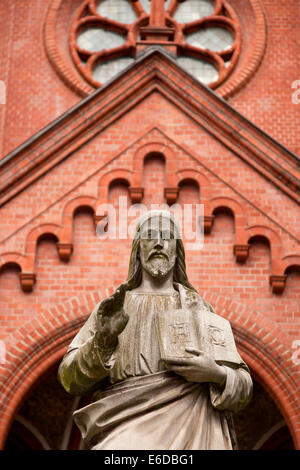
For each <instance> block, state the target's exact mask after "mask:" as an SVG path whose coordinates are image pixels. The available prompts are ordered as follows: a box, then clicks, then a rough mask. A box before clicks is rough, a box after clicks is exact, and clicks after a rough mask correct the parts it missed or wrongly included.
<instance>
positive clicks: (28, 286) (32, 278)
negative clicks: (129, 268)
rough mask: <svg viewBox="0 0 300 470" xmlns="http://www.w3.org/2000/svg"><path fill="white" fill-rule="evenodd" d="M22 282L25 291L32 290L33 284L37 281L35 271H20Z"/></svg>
mask: <svg viewBox="0 0 300 470" xmlns="http://www.w3.org/2000/svg"><path fill="white" fill-rule="evenodd" d="M19 276H20V282H21V286H22V289H23V291H24V292H32V289H33V285H34V284H35V282H36V275H35V274H34V273H20V274H19Z"/></svg>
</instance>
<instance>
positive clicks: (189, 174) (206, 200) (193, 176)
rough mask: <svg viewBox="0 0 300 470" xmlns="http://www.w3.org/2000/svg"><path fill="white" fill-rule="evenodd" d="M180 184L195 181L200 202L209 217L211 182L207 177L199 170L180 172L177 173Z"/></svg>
mask: <svg viewBox="0 0 300 470" xmlns="http://www.w3.org/2000/svg"><path fill="white" fill-rule="evenodd" d="M177 175H178V183H177V185H178V186H179V185H180V183H182V182H183V181H184V180H192V181H195V182H196V183H197V184H198V186H199V191H200V201H201V204H203V205H204V215H205V216H208V215H210V213H211V207H210V199H211V182H210V180H209V178H208V177H207V175H205V174H204V173H201V172H200V171H197V170H180V171H178V173H177Z"/></svg>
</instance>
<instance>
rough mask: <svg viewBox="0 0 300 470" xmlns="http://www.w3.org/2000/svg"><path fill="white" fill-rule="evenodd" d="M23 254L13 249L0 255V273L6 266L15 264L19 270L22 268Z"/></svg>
mask: <svg viewBox="0 0 300 470" xmlns="http://www.w3.org/2000/svg"><path fill="white" fill-rule="evenodd" d="M24 262H25V256H24V255H22V254H21V253H17V252H15V251H12V252H9V253H4V254H3V255H0V273H1V270H3V269H4V268H5V267H7V266H17V267H19V268H20V270H21V271H23V269H24Z"/></svg>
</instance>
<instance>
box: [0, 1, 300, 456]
mask: <svg viewBox="0 0 300 470" xmlns="http://www.w3.org/2000/svg"><path fill="white" fill-rule="evenodd" d="M5 3H7V4H6V5H5ZM81 3H82V1H75V2H71V1H68V0H66V1H65V2H62V1H58V0H55V1H47V2H38V1H37V0H36V1H34V2H32V5H30V7H28V8H26V9H25V8H24V6H22V2H21V1H19V0H15V1H9V2H2V4H1V6H0V9H2V10H3V12H1V17H2V18H3V17H5V18H6V19H7V21H6V22H5V24H4V25H3V26H2V28H1V32H0V38H1V42H2V43H3V44H4V45H5V47H3V48H1V51H0V54H1V55H0V58H1V60H0V79H2V80H4V81H5V83H6V84H7V99H6V105H0V122H1V134H0V149H1V155H2V157H4V156H5V155H6V154H7V153H8V152H11V153H10V154H9V155H8V156H7V157H6V158H4V159H3V160H2V162H1V160H0V164H1V166H0V220H1V224H0V240H1V246H0V247H1V248H0V265H1V274H0V325H1V329H0V340H2V341H3V342H4V343H5V345H6V363H5V364H2V365H0V372H1V382H0V394H1V408H0V437H1V439H0V440H1V445H2V446H3V445H4V443H5V439H6V436H7V434H8V432H9V428H10V424H11V423H12V421H13V419H14V416H15V413H16V410H17V409H18V407H19V406H20V404H21V403H22V401H23V400H24V397H26V394H27V393H29V391H30V389H31V387H32V386H33V385H34V383H35V381H36V380H37V379H38V378H39V377H40V376H41V374H42V373H43V372H45V371H46V370H47V369H48V368H49V367H50V366H51V365H52V364H54V363H55V362H56V361H57V360H59V359H60V358H61V357H62V355H63V354H64V352H65V350H66V347H67V345H68V344H69V343H70V341H71V339H72V337H73V336H74V335H75V333H76V331H78V329H79V327H80V326H81V325H82V323H83V321H84V320H85V319H86V318H87V316H88V314H89V312H90V311H91V309H92V308H93V306H94V305H95V303H97V302H98V301H99V300H100V299H101V298H103V297H106V296H107V295H109V294H110V293H111V292H112V291H113V289H114V288H115V287H117V285H118V284H120V283H121V282H122V281H123V280H124V279H125V277H126V274H127V267H128V259H129V250H130V245H131V241H130V240H129V239H128V240H122V242H120V241H119V240H106V241H101V240H99V239H98V238H97V236H96V231H95V227H96V224H97V222H98V221H99V220H100V219H101V217H100V218H99V217H98V218H97V215H98V214H97V207H98V206H99V204H102V203H106V202H109V203H113V204H115V205H116V204H117V200H118V197H119V195H122V196H126V197H127V201H128V205H130V204H131V203H137V202H143V203H144V204H146V205H150V204H152V203H164V202H165V203H166V202H167V203H168V204H170V205H171V204H173V203H175V202H177V203H179V204H184V203H187V202H193V203H201V204H203V205H204V231H205V239H204V248H203V250H201V251H200V252H197V253H195V252H190V251H187V253H186V262H187V268H188V275H189V279H190V282H191V283H192V284H193V285H194V286H195V287H196V288H197V290H198V291H199V293H200V294H201V295H202V296H203V297H204V298H205V299H206V300H208V301H209V302H210V303H211V304H212V305H213V307H214V308H215V310H216V311H217V313H219V314H220V315H223V316H224V317H226V318H228V319H229V320H230V322H231V324H232V326H233V328H234V333H235V337H236V341H237V345H238V348H239V350H240V352H241V354H242V356H243V358H244V359H245V361H246V362H247V363H248V364H249V366H250V368H251V371H252V373H253V375H254V377H255V378H256V379H257V380H258V381H259V382H260V383H261V384H262V385H263V386H264V388H265V389H266V390H267V392H268V393H269V394H270V396H271V397H272V398H273V400H274V401H275V403H276V404H277V406H278V408H279V410H280V411H281V413H282V415H283V417H284V420H285V422H286V424H287V425H288V427H289V431H290V433H291V435H292V438H293V441H294V446H295V448H298V449H300V414H299V406H300V402H299V391H298V387H299V375H298V374H299V373H298V370H297V362H298V361H297V358H298V356H297V351H296V350H295V344H299V343H297V341H299V340H300V327H299V321H300V302H299V298H300V283H299V280H300V274H299V270H300V246H299V236H300V234H299V232H300V218H299V199H300V193H299V171H298V166H299V159H298V158H297V157H296V155H295V154H293V153H292V152H293V151H294V152H297V151H299V137H298V135H297V132H296V125H297V113H299V109H300V108H299V106H300V104H299V105H297V104H294V103H293V101H292V92H293V90H292V83H293V81H295V80H297V79H299V78H300V76H299V74H300V71H299V67H298V69H297V61H296V43H297V37H296V32H295V30H294V29H293V25H294V24H295V22H296V18H297V12H298V13H299V6H298V2H296V1H292V0H291V1H289V2H284V1H283V0H276V1H274V0H272V1H271V0H263V1H259V0H255V1H254V0H253V1H250V0H249V2H247V7H246V6H245V9H244V11H241V10H240V9H239V7H238V5H237V4H238V3H239V2H237V1H236V0H232V1H230V2H228V3H229V4H230V5H231V6H232V7H233V8H235V11H236V12H237V14H238V18H239V22H240V25H241V28H242V31H245V32H244V43H243V45H242V50H241V55H240V61H239V63H238V65H237V68H236V69H235V71H234V72H233V74H232V75H231V76H230V77H229V78H228V80H226V81H225V82H224V83H223V84H221V85H220V87H219V88H217V89H216V93H214V92H212V91H210V90H209V89H208V88H206V87H204V86H202V85H201V84H200V83H199V82H197V81H196V80H195V79H193V78H192V77H191V76H189V75H188V74H186V73H185V72H184V71H183V70H182V69H180V68H179V67H177V65H176V64H175V63H174V61H172V59H171V58H169V56H168V53H167V52H164V51H163V50H157V49H148V50H146V51H145V53H144V55H141V56H140V57H139V58H138V59H137V61H136V64H135V65H134V66H133V67H132V68H130V69H129V70H128V71H127V72H126V73H125V74H123V75H121V76H120V77H119V78H117V79H115V80H113V81H112V82H111V83H109V84H108V85H107V86H105V87H103V88H100V89H99V90H97V91H94V92H93V93H92V94H90V95H89V96H88V97H87V98H85V99H84V100H82V96H84V94H88V93H89V92H92V88H91V87H90V89H89V86H88V85H87V84H86V93H85V92H84V90H83V89H82V90H81V91H80V87H81V85H80V83H83V79H82V78H81V77H80V76H79V75H78V77H77V78H78V83H77V85H78V86H77V85H76V80H75V78H74V76H75V75H76V73H77V74H78V72H76V69H75V68H74V64H73V63H72V61H71V58H69V59H67V57H68V47H67V44H68V43H67V33H68V28H69V27H70V25H71V21H72V15H73V14H74V12H75V10H76V8H78V7H79V6H80V4H81ZM245 3H246V2H245ZM287 4H288V5H287ZM49 15H50V17H52V23H51V21H50V20H49ZM51 15H52V16H51ZM54 19H55V21H56V22H55V23H54ZM283 20H284V21H283ZM49 21H50V22H49ZM51 34H53V35H54V36H53V37H52V38H51ZM55 35H56V36H57V35H60V37H62V41H61V42H60V43H59V51H58V52H57V51H56V52H57V54H58V53H59V57H63V58H64V60H63V59H62V62H61V64H58V65H57V61H58V62H59V57H58V56H57V57H56V59H57V60H56V65H55V63H54V62H55V61H54V60H53V57H55V50H54V49H55V48H57V47H58V46H57V37H56V38H55ZM247 39H248V41H249V42H251V47H249V48H248V49H247V47H246V46H247V44H246V43H247ZM251 39H252V41H250V40H251ZM254 39H255V40H254ZM298 40H299V38H298ZM252 46H253V47H252ZM49 47H50V49H51V47H52V52H53V54H54V56H52V57H49ZM247 54H248V56H247ZM247 57H248V59H247ZM49 59H50V60H49ZM68 60H69V64H67V61H68ZM64 61H65V62H66V63H65V62H64ZM64 64H65V65H64ZM61 67H62V68H64V67H65V72H64V73H65V74H68V67H69V71H70V73H69V78H68V80H67V79H66V77H63V76H62V73H61V70H60V68H61ZM54 68H55V69H54ZM247 68H248V70H247ZM71 72H72V73H71ZM297 74H298V76H297ZM72 80H73V81H74V83H73V85H72V83H71V82H72ZM79 94H81V97H80V96H79ZM220 96H221V97H223V98H225V99H226V100H227V102H226V101H224V99H220ZM72 105H75V106H74V107H73V108H72V109H70V110H69V108H70V107H71V106H72ZM297 106H298V107H297ZM239 112H241V113H242V115H241V114H239ZM63 113H64V114H63ZM54 119H57V120H56V121H54V122H53V120H54ZM250 121H251V122H250ZM45 126H47V127H46V128H45ZM256 126H259V127H256ZM43 128H44V129H43ZM42 129H43V130H42ZM40 130H42V131H41V132H40V133H38V134H35V133H36V132H37V131H40ZM265 132H267V133H268V134H269V135H267V134H266V133H265ZM33 134H35V135H33ZM32 135H33V137H32ZM26 139H29V140H27V141H26ZM274 139H276V140H274ZM24 141H26V142H25V143H24V144H23V145H22V146H20V147H18V148H16V147H17V145H20V144H22V142H24ZM283 146H285V147H283ZM286 147H287V148H286ZM14 148H16V150H13V149H14ZM288 149H289V150H288Z"/></svg>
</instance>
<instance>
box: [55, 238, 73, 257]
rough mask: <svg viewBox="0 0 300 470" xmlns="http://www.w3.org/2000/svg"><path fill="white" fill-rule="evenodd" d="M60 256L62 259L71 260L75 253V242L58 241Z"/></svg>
mask: <svg viewBox="0 0 300 470" xmlns="http://www.w3.org/2000/svg"><path fill="white" fill-rule="evenodd" d="M56 246H57V250H58V254H59V258H60V260H61V261H70V258H71V255H72V253H73V244H72V243H61V242H57V243H56Z"/></svg>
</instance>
